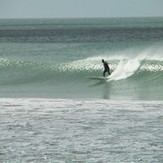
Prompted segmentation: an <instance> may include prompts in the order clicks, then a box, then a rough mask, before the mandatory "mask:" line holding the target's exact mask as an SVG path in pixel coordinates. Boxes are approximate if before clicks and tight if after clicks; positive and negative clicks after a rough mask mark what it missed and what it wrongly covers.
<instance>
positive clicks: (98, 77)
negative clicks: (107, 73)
mask: <svg viewBox="0 0 163 163" xmlns="http://www.w3.org/2000/svg"><path fill="white" fill-rule="evenodd" d="M87 78H89V79H93V80H102V81H105V80H108V78H107V77H101V76H88V77H87Z"/></svg>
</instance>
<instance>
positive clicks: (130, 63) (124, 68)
mask: <svg viewBox="0 0 163 163" xmlns="http://www.w3.org/2000/svg"><path fill="white" fill-rule="evenodd" d="M139 67H140V61H139V60H137V59H133V60H121V61H120V63H119V65H118V66H117V68H116V70H115V71H114V72H113V73H112V74H111V75H110V76H109V80H121V79H126V78H128V77H130V76H131V75H133V74H134V73H135V71H137V70H138V69H139Z"/></svg>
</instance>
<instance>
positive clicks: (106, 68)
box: [102, 59, 111, 77]
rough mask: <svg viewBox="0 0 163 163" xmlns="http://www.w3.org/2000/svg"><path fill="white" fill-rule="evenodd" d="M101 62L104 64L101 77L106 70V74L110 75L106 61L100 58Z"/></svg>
mask: <svg viewBox="0 0 163 163" xmlns="http://www.w3.org/2000/svg"><path fill="white" fill-rule="evenodd" d="M102 63H103V66H104V71H103V77H105V73H106V72H108V74H109V75H111V73H110V68H109V66H108V63H107V62H106V61H104V59H102Z"/></svg>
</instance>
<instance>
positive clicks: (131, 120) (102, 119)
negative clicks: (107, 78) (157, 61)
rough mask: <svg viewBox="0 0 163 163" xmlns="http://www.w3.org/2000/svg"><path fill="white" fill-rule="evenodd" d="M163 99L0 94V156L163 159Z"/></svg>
mask: <svg viewBox="0 0 163 163" xmlns="http://www.w3.org/2000/svg"><path fill="white" fill-rule="evenodd" d="M162 109H163V102H162V101H127V100H125V101H119V102H117V101H108V100H98V99H94V100H65V99H63V100H62V99H58V100H56V99H0V112H1V115H0V119H1V120H0V121H1V123H0V128H1V137H0V162H40V163H41V162H54V163H57V162H67V163H69V162H83V163H84V162H91V163H92V162H142V163H144V162H160V163H161V162H163V154H162V151H163V142H162V140H163V132H162V129H163V128H162V124H163V114H162V113H163V111H162Z"/></svg>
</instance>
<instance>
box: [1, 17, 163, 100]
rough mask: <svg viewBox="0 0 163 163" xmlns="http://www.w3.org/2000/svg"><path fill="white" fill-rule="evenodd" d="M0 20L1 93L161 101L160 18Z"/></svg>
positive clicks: (162, 43) (162, 27)
mask: <svg viewBox="0 0 163 163" xmlns="http://www.w3.org/2000/svg"><path fill="white" fill-rule="evenodd" d="M0 21H1V24H3V25H1V26H0V76H1V77H0V89H1V91H0V97H47V98H48V97H52V98H104V99H148V100H162V99H163V20H162V18H155V19H154V18H144V19H143V21H142V19H138V18H137V19H129V18H128V19H127V18H126V19H102V20H101V19H91V20H90V21H88V19H77V20H76V19H70V20H69V21H68V20H67V19H62V20H49V19H48V20H37V21H35V20H28V21H27V20H15V21H13V22H9V21H8V20H0ZM40 21H41V22H42V23H40ZM22 22H23V23H24V24H23V25H22V24H21V23H22ZM5 27H6V28H5ZM18 29H19V30H18ZM101 59H105V60H106V61H107V62H108V63H109V66H110V68H111V71H112V74H111V76H109V77H108V80H106V81H98V80H91V79H89V78H88V76H102V71H103V67H102V63H101Z"/></svg>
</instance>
